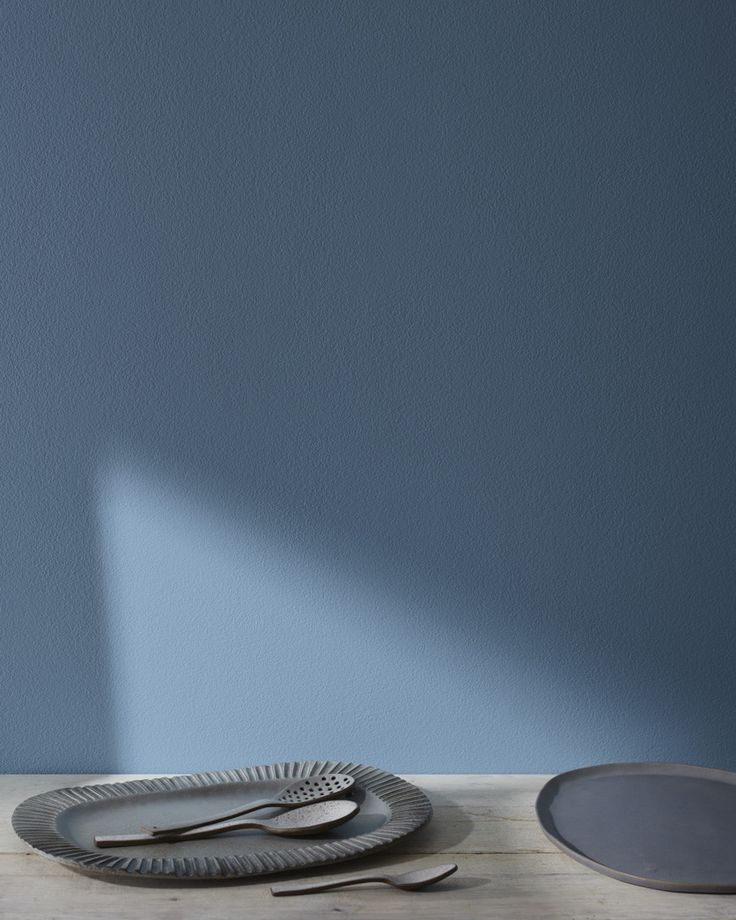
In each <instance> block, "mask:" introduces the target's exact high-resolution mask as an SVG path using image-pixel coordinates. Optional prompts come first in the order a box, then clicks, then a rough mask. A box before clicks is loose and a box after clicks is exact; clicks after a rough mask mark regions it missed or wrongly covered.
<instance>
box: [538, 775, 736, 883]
mask: <svg viewBox="0 0 736 920" xmlns="http://www.w3.org/2000/svg"><path fill="white" fill-rule="evenodd" d="M537 817H538V818H539V822H540V824H541V825H542V829H543V830H544V832H545V833H546V834H547V836H548V837H549V838H550V839H551V840H552V842H553V843H555V844H556V845H557V846H558V847H559V848H560V849H561V850H564V851H565V852H566V853H567V854H569V855H570V856H572V858H573V859H576V860H577V861H578V862H581V863H583V864H584V865H586V866H589V867H590V868H591V869H595V870H596V871H597V872H602V873H603V874H604V875H610V876H611V877H613V878H616V879H620V880H621V881H623V882H630V883H631V884H634V885H644V886H645V887H647V888H661V889H663V890H665V891H695V892H710V893H720V894H732V893H736V862H735V861H734V853H735V852H736V773H730V772H728V771H726V770H711V769H708V768H707V767H695V766H689V765H687V764H672V763H619V764H605V765H602V766H597V767H586V768H585V769H582V770H572V771H570V772H569V773H562V774H560V776H555V777H554V779H551V780H550V781H549V782H548V783H547V784H546V785H545V786H544V788H543V789H542V791H541V792H540V793H539V797H538V798H537Z"/></svg>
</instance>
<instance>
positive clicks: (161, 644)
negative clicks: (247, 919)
mask: <svg viewBox="0 0 736 920" xmlns="http://www.w3.org/2000/svg"><path fill="white" fill-rule="evenodd" d="M0 44H1V48H0V52H1V53H0V113H1V116H2V117H1V130H0V166H1V167H2V179H1V180H0V247H2V251H1V255H2V269H1V271H0V296H1V298H2V336H1V337H0V361H1V362H2V363H1V364H0V367H1V368H2V387H1V388H0V411H1V412H2V437H1V438H0V463H1V464H2V467H1V468H2V476H1V477H0V496H1V498H0V500H1V502H2V505H1V510H2V528H1V529H0V545H1V546H2V564H1V565H0V589H1V591H2V593H1V595H0V616H1V617H2V640H1V648H0V652H1V653H2V656H3V660H2V672H1V678H2V682H3V686H2V692H1V693H0V699H2V706H1V707H0V712H1V714H2V726H0V737H1V738H2V744H1V745H0V766H2V768H3V769H5V770H17V771H28V770H39V771H57V770H58V771H62V770H79V771H91V770H128V771H134V770H135V771H177V770H190V769H200V768H205V769H208V768H209V769H217V768H228V767H232V766H236V765H242V764H252V763H259V762H268V761H271V760H274V759H282V758H301V757H336V758H350V759H361V760H365V761H368V762H372V763H375V764H377V765H381V766H383V767H385V768H388V769H392V770H397V771H494V770H495V771H507V770H508V771H517V770H519V771H548V770H550V771H552V770H561V769H564V768H568V767H572V766H574V765H579V764H584V763H590V762H596V761H605V760H616V759H648V758H652V759H674V760H688V761H697V762H703V763H708V764H712V765H715V766H721V767H731V768H736V741H735V740H734V736H733V730H732V729H733V716H732V713H733V699H734V692H735V691H736V677H735V676H734V663H735V657H736V655H735V653H736V646H735V640H736V616H735V614H736V610H735V609H734V607H735V604H734V601H735V600H736V559H735V558H734V557H735V556H736V518H735V517H734V512H735V507H736V502H735V500H736V478H735V477H736V472H735V471H736V464H735V462H734V460H735V453H734V447H735V446H736V445H735V444H734V441H735V440H736V419H735V418H734V407H735V405H736V392H735V390H736V374H735V373H734V370H735V368H734V354H735V351H734V346H735V345H736V313H735V307H736V297H735V295H736V261H735V260H734V229H735V226H736V221H735V217H736V208H735V207H734V188H735V187H736V186H735V183H736V175H735V172H736V170H735V167H734V164H735V163H736V136H735V135H736V127H735V125H736V119H734V107H733V100H734V95H733V93H734V80H735V78H736V65H735V63H734V62H735V60H736V59H735V57H734V47H736V5H734V4H733V3H731V2H723V3H721V2H699V3H691V2H684V3H676V2H647V3H642V2H639V0H636V2H631V3H627V2H616V3H613V2H611V3H603V2H600V3H577V2H555V3H549V4H547V3H537V2H531V3H525V2H520V0H514V2H509V3H506V2H490V3H489V2H470V3H460V2H448V3H437V2H424V3H414V2H408V0H407V2H391V3H378V2H366V3H356V4H353V3H339V2H310V3H301V2H293V3H283V2H275V0H273V2H265V3H240V2H227V3H222V2H220V3H216V2H199V3H184V2H179V0H177V2H155V3H150V2H129V0H128V2H122V0H120V2H114V3H112V2H100V0H90V2H38V3H26V2H2V3H0Z"/></svg>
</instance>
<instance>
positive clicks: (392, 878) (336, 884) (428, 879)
mask: <svg viewBox="0 0 736 920" xmlns="http://www.w3.org/2000/svg"><path fill="white" fill-rule="evenodd" d="M453 872H457V865H456V864H455V863H446V864H445V865H444V866H432V867H431V868H429V869H414V870H413V871H412V872H404V873H402V874H401V875H373V874H371V873H368V874H363V873H361V874H360V875H343V876H342V877H341V878H333V879H325V880H324V881H320V882H308V883H307V884H306V885H305V884H304V882H280V883H279V884H278V885H272V886H271V894H273V895H276V897H281V896H282V895H287V894H311V893H312V892H313V891H330V890H331V889H332V888H343V887H344V886H345V885H363V884H365V883H366V882H385V883H386V884H387V885H393V886H394V888H401V890H402V891H419V889H420V888H426V887H427V886H428V885H434V883H435V882H440V881H442V879H443V878H447V876H448V875H452V873H453Z"/></svg>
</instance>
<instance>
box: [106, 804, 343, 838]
mask: <svg viewBox="0 0 736 920" xmlns="http://www.w3.org/2000/svg"><path fill="white" fill-rule="evenodd" d="M358 811H359V808H358V805H357V803H356V802H315V803H314V804H313V805H304V806H303V807H302V808H295V809H294V810H293V811H285V812H284V813H283V814H280V815H276V817H275V818H261V819H260V820H258V819H257V818H242V817H241V818H233V819H232V820H230V821H221V822H219V823H218V824H208V825H207V827H202V828H195V829H194V830H191V831H185V832H184V833H183V834H169V835H167V836H163V835H161V834H160V835H158V836H156V837H154V836H153V835H152V834H112V835H109V836H100V837H95V843H96V844H97V846H98V847H130V846H140V845H141V844H147V843H183V842H185V841H187V840H201V839H203V838H204V837H214V836H215V835H217V834H227V833H229V832H230V831H242V830H247V829H250V828H254V829H256V830H259V831H266V832H267V833H269V834H278V835H279V836H280V837H298V836H301V835H313V834H319V833H320V832H321V831H326V830H329V829H330V828H331V827H337V825H338V824H344V823H345V821H349V820H350V819H351V818H352V817H353V816H354V815H355V814H357V812H358Z"/></svg>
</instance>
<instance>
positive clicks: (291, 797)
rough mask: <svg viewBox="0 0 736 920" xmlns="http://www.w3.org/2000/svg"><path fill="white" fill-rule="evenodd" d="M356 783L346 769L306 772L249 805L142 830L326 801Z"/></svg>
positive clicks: (157, 831) (162, 832) (157, 832)
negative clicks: (344, 771) (272, 793)
mask: <svg viewBox="0 0 736 920" xmlns="http://www.w3.org/2000/svg"><path fill="white" fill-rule="evenodd" d="M353 785H355V777H354V776H349V775H348V774H347V773H325V774H322V775H320V776H305V777H302V778H301V779H298V780H296V782H293V783H290V784H289V785H288V786H287V787H286V788H285V789H282V790H281V792H279V794H278V795H277V796H275V797H274V798H270V799H259V800H258V801H257V802H249V803H248V804H247V805H241V806H240V807H239V808H233V809H231V810H230V811H225V812H223V813H222V814H219V815H210V816H209V817H207V818H198V819H196V820H194V821H186V822H180V823H178V824H165V825H153V826H152V827H142V828H141V830H142V831H144V833H146V834H150V835H152V836H154V837H159V836H168V835H169V834H181V833H183V832H184V831H188V830H192V829H193V828H195V827H202V826H204V825H205V824H208V825H209V824H219V823H220V822H221V821H229V820H230V818H237V817H238V816H240V815H249V814H250V813H251V812H252V811H259V810H260V809H261V808H298V807H299V806H300V805H307V804H310V803H312V802H325V801H327V800H328V799H335V798H337V796H339V795H343V793H345V792H347V791H348V789H350V787H351V786H353Z"/></svg>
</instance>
